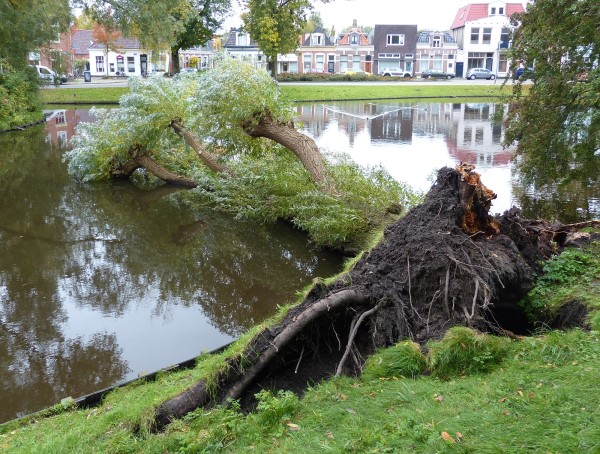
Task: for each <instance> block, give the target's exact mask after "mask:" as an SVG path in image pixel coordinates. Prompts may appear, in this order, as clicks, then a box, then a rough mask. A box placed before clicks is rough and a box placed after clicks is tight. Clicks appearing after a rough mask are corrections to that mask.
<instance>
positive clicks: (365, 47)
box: [329, 19, 373, 73]
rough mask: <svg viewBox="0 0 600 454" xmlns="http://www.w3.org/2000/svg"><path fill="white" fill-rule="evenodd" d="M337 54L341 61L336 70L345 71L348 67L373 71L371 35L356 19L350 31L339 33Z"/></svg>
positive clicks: (355, 69)
mask: <svg viewBox="0 0 600 454" xmlns="http://www.w3.org/2000/svg"><path fill="white" fill-rule="evenodd" d="M336 56H337V60H338V62H339V63H338V64H337V65H336V67H335V71H334V72H339V73H343V72H344V71H346V70H347V69H348V70H352V71H366V72H369V73H372V72H373V45H372V44H371V43H370V41H369V36H368V35H367V34H366V33H364V32H363V31H362V30H361V29H360V28H358V25H357V21H356V19H355V20H354V21H353V24H352V28H351V29H350V30H349V31H347V32H345V33H342V34H340V35H339V39H338V41H337V45H336ZM329 72H332V71H329Z"/></svg>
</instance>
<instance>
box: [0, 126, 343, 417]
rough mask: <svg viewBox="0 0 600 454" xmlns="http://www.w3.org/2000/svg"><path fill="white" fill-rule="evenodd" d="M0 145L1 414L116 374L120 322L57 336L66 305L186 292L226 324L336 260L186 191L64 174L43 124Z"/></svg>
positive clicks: (115, 306) (121, 307)
mask: <svg viewBox="0 0 600 454" xmlns="http://www.w3.org/2000/svg"><path fill="white" fill-rule="evenodd" d="M0 154H1V156H2V159H3V164H2V166H0V210H1V212H2V216H1V217H0V361H1V362H0V364H2V366H3V367H2V371H1V372H0V402H2V405H1V406H0V407H1V408H2V409H1V410H0V419H6V418H9V417H13V416H14V412H13V411H20V412H29V411H33V410H34V409H39V408H41V407H42V406H45V405H48V404H51V403H54V402H55V401H56V400H59V399H60V398H62V397H65V396H66V395H73V396H76V395H80V394H82V393H86V392H91V391H93V390H95V389H97V388H99V387H103V386H107V385H109V384H111V383H114V382H115V381H117V380H119V379H121V378H122V377H123V376H124V374H126V372H127V367H126V364H125V363H124V361H123V359H121V358H120V355H121V350H120V348H119V346H118V335H119V333H114V334H112V335H107V334H95V331H94V330H101V327H97V326H91V327H84V326H81V327H77V329H78V332H82V331H84V330H86V329H87V330H89V334H86V336H85V337H84V338H83V339H76V340H70V339H68V338H66V335H65V334H64V333H63V329H64V325H65V323H67V321H68V314H69V313H71V312H73V311H75V310H77V309H78V308H82V307H84V306H85V307H86V308H87V309H90V310H92V311H96V312H101V313H102V314H105V315H110V316H111V317H118V316H120V315H122V314H124V313H125V312H127V311H128V310H131V309H134V308H135V309H137V308H139V307H143V308H145V309H146V310H147V313H148V314H149V316H152V317H168V316H169V314H170V313H171V311H170V309H171V308H172V307H173V306H174V305H179V306H192V305H195V304H199V305H201V307H202V308H203V309H204V311H205V312H206V314H207V316H208V318H209V319H210V320H211V322H212V323H213V324H214V325H215V326H217V328H219V329H220V330H221V331H224V332H227V333H229V334H234V333H239V332H240V331H242V330H244V329H246V328H248V327H249V326H251V325H253V324H254V323H255V322H257V321H260V320H262V319H264V318H265V317H267V316H269V315H270V314H272V313H273V312H274V310H275V306H276V304H278V303H283V302H286V301H289V300H290V299H291V298H292V297H293V294H294V291H296V290H298V289H299V288H300V287H302V286H304V285H305V284H306V283H308V281H310V279H311V278H312V277H313V276H315V275H320V276H327V275H330V274H332V273H333V272H335V270H336V269H337V266H338V265H339V258H338V257H336V256H333V255H328V254H326V253H317V252H314V251H310V250H308V248H307V242H306V239H305V238H304V237H302V236H301V235H299V234H298V232H296V231H293V230H292V229H291V228H289V227H287V226H280V227H279V228H276V227H273V228H267V227H260V226H258V225H256V224H252V223H247V222H241V221H236V220H233V219H231V218H230V217H228V216H227V215H224V214H221V213H215V212H213V211H212V210H209V209H206V210H203V209H195V208H193V207H191V206H190V205H189V204H188V202H187V199H186V194H187V193H186V192H185V191H183V192H182V191H177V192H174V193H173V192H172V189H171V188H168V189H165V188H162V187H161V188H157V189H155V190H152V191H142V190H140V189H137V188H135V187H134V186H133V185H131V184H129V183H127V184H124V183H122V182H115V183H110V184H108V183H107V184H95V185H93V186H83V185H80V184H77V183H75V182H74V181H73V180H72V179H71V178H70V177H69V176H68V175H67V174H66V169H65V164H64V163H63V162H62V154H61V152H60V150H59V149H58V148H57V147H54V146H53V145H52V143H51V141H48V140H46V133H45V131H44V129H43V127H39V128H32V129H29V130H26V131H22V132H19V133H14V134H12V133H11V134H4V135H0ZM199 348H201V347H199ZM14 409H16V410H14Z"/></svg>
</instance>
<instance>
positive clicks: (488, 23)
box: [451, 1, 525, 77]
mask: <svg viewBox="0 0 600 454" xmlns="http://www.w3.org/2000/svg"><path fill="white" fill-rule="evenodd" d="M523 11H525V9H524V8H523V5H522V4H521V3H505V2H500V1H494V2H491V3H473V4H470V5H467V6H463V7H462V8H460V9H459V10H458V12H457V13H456V17H455V19H454V22H453V23H452V27H451V29H452V34H453V35H454V37H455V38H456V41H457V42H458V46H459V49H460V51H459V54H458V60H459V62H458V63H457V65H456V75H457V76H458V77H462V76H464V75H465V74H466V72H467V69H469V68H487V69H489V70H490V71H492V72H493V73H494V74H497V75H498V76H499V77H504V76H506V74H507V71H508V62H507V56H506V52H507V49H508V47H509V36H510V32H511V29H512V26H511V24H510V17H511V16H512V15H513V14H515V13H520V12H523Z"/></svg>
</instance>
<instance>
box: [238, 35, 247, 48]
mask: <svg viewBox="0 0 600 454" xmlns="http://www.w3.org/2000/svg"><path fill="white" fill-rule="evenodd" d="M248 41H249V39H248V34H247V33H238V34H237V45H238V46H247V45H248Z"/></svg>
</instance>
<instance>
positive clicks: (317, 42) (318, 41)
mask: <svg viewBox="0 0 600 454" xmlns="http://www.w3.org/2000/svg"><path fill="white" fill-rule="evenodd" d="M311 44H312V45H313V46H322V45H323V35H311Z"/></svg>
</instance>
